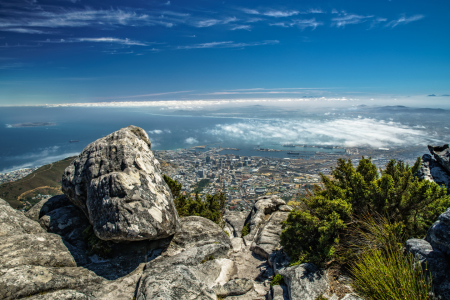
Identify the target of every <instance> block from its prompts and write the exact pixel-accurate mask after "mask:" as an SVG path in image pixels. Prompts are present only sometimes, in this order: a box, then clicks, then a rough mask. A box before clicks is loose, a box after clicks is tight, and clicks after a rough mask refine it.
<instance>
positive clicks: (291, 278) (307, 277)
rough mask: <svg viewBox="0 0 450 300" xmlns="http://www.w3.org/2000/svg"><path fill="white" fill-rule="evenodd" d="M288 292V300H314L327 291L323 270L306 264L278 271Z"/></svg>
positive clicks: (326, 279)
mask: <svg viewBox="0 0 450 300" xmlns="http://www.w3.org/2000/svg"><path fill="white" fill-rule="evenodd" d="M279 273H280V274H281V275H282V276H283V280H284V282H285V283H286V285H287V287H288V291H289V299H290V300H315V299H316V298H317V297H319V296H321V295H322V294H323V293H324V292H325V291H326V290H327V289H328V286H329V284H328V278H327V275H326V273H325V272H324V271H323V270H320V269H318V268H317V267H316V266H315V265H314V264H310V263H306V264H301V265H297V266H292V267H288V268H283V269H281V270H280V271H279Z"/></svg>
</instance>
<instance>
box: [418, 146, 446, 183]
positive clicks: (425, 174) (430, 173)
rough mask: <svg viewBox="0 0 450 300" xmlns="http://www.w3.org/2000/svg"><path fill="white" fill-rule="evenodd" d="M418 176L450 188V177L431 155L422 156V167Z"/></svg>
mask: <svg viewBox="0 0 450 300" xmlns="http://www.w3.org/2000/svg"><path fill="white" fill-rule="evenodd" d="M416 176H417V177H418V178H419V179H425V180H428V181H434V182H436V183H437V184H439V185H441V186H442V185H445V186H446V187H447V189H448V188H450V175H449V174H448V173H447V171H446V170H445V169H444V168H443V167H442V166H441V165H440V164H439V163H438V162H437V161H436V160H434V159H433V158H432V157H431V155H429V154H424V155H423V156H422V165H421V167H420V169H419V170H418V171H417V174H416Z"/></svg>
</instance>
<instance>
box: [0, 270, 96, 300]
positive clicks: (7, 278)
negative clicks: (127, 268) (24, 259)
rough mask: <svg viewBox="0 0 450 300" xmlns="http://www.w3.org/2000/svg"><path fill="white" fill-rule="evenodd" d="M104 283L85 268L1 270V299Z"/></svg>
mask: <svg viewBox="0 0 450 300" xmlns="http://www.w3.org/2000/svg"><path fill="white" fill-rule="evenodd" d="M104 282H105V281H104V280H103V279H102V278H101V277H98V276H97V275H95V274H94V273H93V272H91V271H89V270H86V269H84V268H76V267H74V268H69V267H64V268H55V267H41V266H19V267H15V268H11V269H0V299H7V300H9V299H17V298H20V297H26V296H29V295H36V294H39V293H42V292H48V291H55V290H63V289H75V290H76V289H79V288H83V287H85V286H88V285H95V284H100V283H104Z"/></svg>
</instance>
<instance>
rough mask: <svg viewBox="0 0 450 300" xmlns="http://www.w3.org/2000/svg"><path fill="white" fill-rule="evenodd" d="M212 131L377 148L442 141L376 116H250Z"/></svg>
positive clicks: (255, 139)
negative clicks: (277, 117) (343, 117)
mask: <svg viewBox="0 0 450 300" xmlns="http://www.w3.org/2000/svg"><path fill="white" fill-rule="evenodd" d="M208 133H209V134H212V135H214V136H218V137H224V138H225V139H240V140H244V141H246V142H248V143H254V144H262V143H268V142H279V143H296V144H313V145H336V146H345V147H357V146H370V147H374V148H379V147H392V146H405V145H418V144H425V143H426V142H440V141H439V140H437V139H435V138H433V136H432V135H430V134H429V133H428V132H427V131H426V129H424V128H418V127H409V126H405V125H403V124H401V123H397V122H392V121H391V122H387V121H378V120H375V119H368V118H365V119H363V118H358V119H337V120H325V121H318V120H301V121H296V120H268V121H261V120H250V121H248V122H240V123H235V124H219V125H216V127H215V128H213V129H211V130H209V131H208Z"/></svg>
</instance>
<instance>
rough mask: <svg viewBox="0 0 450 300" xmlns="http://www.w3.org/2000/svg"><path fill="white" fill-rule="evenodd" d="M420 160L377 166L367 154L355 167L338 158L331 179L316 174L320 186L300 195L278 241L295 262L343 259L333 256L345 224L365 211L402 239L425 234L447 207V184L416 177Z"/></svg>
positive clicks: (343, 256) (449, 199)
mask: <svg viewBox="0 0 450 300" xmlns="http://www.w3.org/2000/svg"><path fill="white" fill-rule="evenodd" d="M420 164H421V160H420V158H418V159H417V161H416V163H415V164H414V166H413V167H410V166H409V165H407V164H404V163H403V162H402V161H398V162H397V161H395V160H391V161H390V162H389V163H388V164H387V165H386V169H385V170H380V173H381V177H380V176H379V174H378V171H377V167H376V166H375V165H374V164H373V163H372V162H371V160H370V158H369V159H366V158H364V157H363V158H362V159H361V160H360V162H359V165H358V166H357V168H356V169H355V168H354V167H353V165H352V162H351V161H350V160H348V161H345V160H344V159H338V161H337V166H336V168H334V169H333V170H332V175H333V180H332V179H330V178H328V177H326V176H325V175H323V174H320V176H321V180H322V183H323V188H319V187H318V186H316V187H315V191H314V195H311V196H310V197H307V198H305V199H302V201H303V202H304V204H305V209H304V210H294V211H292V212H291V213H290V214H289V216H288V218H287V220H286V221H285V222H284V224H283V232H282V234H281V244H282V245H283V246H284V250H285V251H286V252H287V254H288V255H289V256H290V257H291V258H292V259H293V261H296V262H297V263H301V262H312V263H315V264H318V265H323V264H324V263H326V262H330V261H332V260H335V259H337V260H339V261H341V262H343V261H346V259H347V258H348V257H346V256H347V254H348V253H340V255H336V250H337V247H338V246H339V245H340V244H342V241H341V240H342V239H346V237H347V236H348V230H347V229H348V226H349V225H351V224H357V222H356V220H357V219H358V218H361V217H362V216H364V215H367V214H373V213H377V214H379V215H381V216H384V217H386V219H387V220H388V221H389V224H391V227H392V228H391V229H390V230H397V231H399V232H397V234H399V235H401V236H403V237H404V238H405V239H406V238H410V237H423V236H424V235H425V234H426V231H427V229H428V227H429V226H431V225H432V223H433V222H434V221H435V220H436V219H437V217H438V216H439V214H441V213H442V212H443V211H445V209H446V208H447V207H448V206H450V197H449V196H447V191H446V189H445V188H441V187H439V186H438V185H437V184H436V183H434V182H430V181H426V180H423V181H419V180H418V179H417V178H415V177H414V174H415V173H416V172H417V170H418V169H419V167H420Z"/></svg>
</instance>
